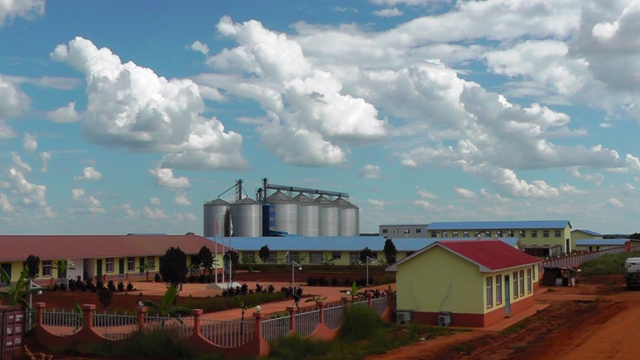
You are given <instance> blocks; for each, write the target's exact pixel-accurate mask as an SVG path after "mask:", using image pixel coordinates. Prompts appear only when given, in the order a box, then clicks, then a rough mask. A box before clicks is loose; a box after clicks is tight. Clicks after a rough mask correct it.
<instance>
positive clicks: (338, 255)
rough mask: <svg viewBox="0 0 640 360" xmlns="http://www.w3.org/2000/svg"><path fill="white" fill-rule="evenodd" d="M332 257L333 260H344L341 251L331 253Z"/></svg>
mask: <svg viewBox="0 0 640 360" xmlns="http://www.w3.org/2000/svg"><path fill="white" fill-rule="evenodd" d="M331 257H332V258H333V260H340V259H342V253H341V252H339V251H334V252H332V253H331Z"/></svg>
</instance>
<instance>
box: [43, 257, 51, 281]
mask: <svg viewBox="0 0 640 360" xmlns="http://www.w3.org/2000/svg"><path fill="white" fill-rule="evenodd" d="M42 276H43V277H44V276H51V260H48V261H43V262H42Z"/></svg>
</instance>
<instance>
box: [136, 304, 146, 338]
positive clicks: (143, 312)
mask: <svg viewBox="0 0 640 360" xmlns="http://www.w3.org/2000/svg"><path fill="white" fill-rule="evenodd" d="M145 315H147V307H146V306H139V307H138V331H140V332H142V331H144V317H145Z"/></svg>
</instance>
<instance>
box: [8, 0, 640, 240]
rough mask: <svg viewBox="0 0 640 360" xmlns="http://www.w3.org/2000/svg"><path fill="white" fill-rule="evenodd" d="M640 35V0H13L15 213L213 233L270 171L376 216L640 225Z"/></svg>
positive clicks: (366, 220)
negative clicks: (344, 197)
mask: <svg viewBox="0 0 640 360" xmlns="http://www.w3.org/2000/svg"><path fill="white" fill-rule="evenodd" d="M638 34H640V5H638V4H636V3H634V2H633V1H606V2H602V1H593V2H592V1H586V2H585V1H553V2H548V1H542V0H528V1H511V0H510V1H506V0H489V1H482V2H474V1H460V2H458V1H434V0H370V1H364V0H363V1H349V2H346V1H314V2H299V1H233V2H211V1H190V2H159V1H134V2H130V1H94V2H86V1H64V2H62V1H57V2H45V0H23V1H8V2H7V1H0V163H1V164H2V167H1V168H0V169H1V172H0V233H3V234H121V233H128V232H162V233H172V234H180V233H186V232H189V231H192V232H195V233H197V234H202V228H203V226H202V206H203V204H204V203H205V202H207V201H209V200H212V199H214V198H216V197H217V196H218V195H220V194H221V193H222V192H224V191H225V190H226V189H228V188H229V187H231V186H232V185H233V184H234V182H235V180H237V179H243V180H244V183H245V189H246V191H247V193H248V195H249V196H252V197H253V196H254V194H255V190H256V189H257V188H258V187H259V186H260V180H261V179H262V178H263V177H267V178H268V179H269V181H270V182H272V183H276V184H282V185H291V186H300V187H310V188H319V189H325V190H333V191H340V192H347V193H349V194H350V199H349V200H350V201H351V202H352V203H354V204H355V205H357V206H358V207H359V208H360V224H361V229H360V230H361V231H362V232H375V231H377V229H378V225H379V224H382V223H387V224H388V223H428V222H431V221H478V220H541V219H568V220H570V221H571V223H572V225H573V227H574V228H585V229H590V230H593V231H597V232H601V233H632V232H636V231H638V227H637V226H636V219H637V218H638V215H640V201H638V200H639V194H640V190H638V186H640V184H639V183H640V174H639V173H640V160H639V159H638V157H639V156H640V154H639V151H638V146H637V139H638V135H640V131H639V128H638V124H639V121H640V47H638V43H639V42H640V37H639V36H638ZM231 196H232V193H231V192H230V193H227V194H226V195H225V196H223V198H225V199H227V200H230V197H231Z"/></svg>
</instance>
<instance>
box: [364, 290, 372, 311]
mask: <svg viewBox="0 0 640 360" xmlns="http://www.w3.org/2000/svg"><path fill="white" fill-rule="evenodd" d="M365 295H366V296H367V305H368V306H369V309H371V308H372V307H373V303H372V301H373V293H372V292H368V293H366V294H365Z"/></svg>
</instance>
